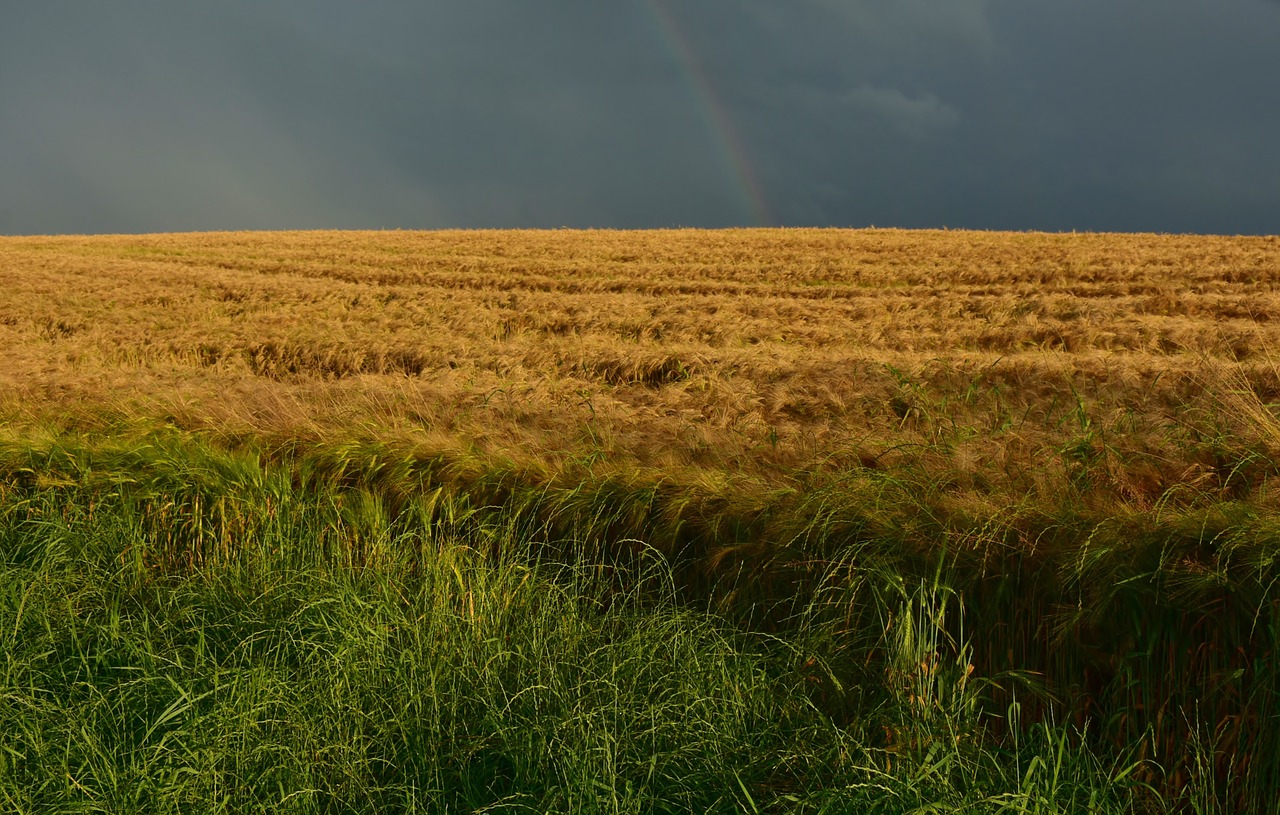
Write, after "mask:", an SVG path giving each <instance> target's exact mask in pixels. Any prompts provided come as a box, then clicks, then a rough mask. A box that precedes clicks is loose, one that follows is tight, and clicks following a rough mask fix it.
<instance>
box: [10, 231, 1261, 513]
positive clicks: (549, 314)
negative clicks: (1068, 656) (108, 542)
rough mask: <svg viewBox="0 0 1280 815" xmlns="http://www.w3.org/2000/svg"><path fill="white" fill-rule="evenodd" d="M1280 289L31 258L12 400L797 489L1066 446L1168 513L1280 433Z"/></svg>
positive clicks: (128, 250)
mask: <svg viewBox="0 0 1280 815" xmlns="http://www.w3.org/2000/svg"><path fill="white" fill-rule="evenodd" d="M1278 284H1280V239H1277V238H1275V237H1236V238H1232V237H1194V236H1163V235H1107V234H1078V235H1077V234H1027V233H981V232H958V231H900V230H878V229H877V230H863V231H849V230H810V229H800V230H727V231H712V232H707V231H695V230H679V231H654V232H615V231H598V232H597V231H589V232H580V231H551V232H546V231H542V232H539V231H455V232H293V233H223V234H189V235H146V236H110V237H23V238H4V239H0V349H2V350H0V354H3V356H2V357H0V394H2V395H3V398H4V401H5V403H6V404H5V407H4V410H5V412H6V415H8V416H9V417H10V418H11V420H12V421H15V422H19V423H20V422H21V421H22V420H23V419H24V418H25V419H34V418H36V417H40V418H41V419H42V420H49V419H50V418H51V417H53V418H56V419H58V420H59V421H64V422H70V423H90V424H92V423H95V422H104V421H111V420H112V417H116V418H118V417H122V416H139V415H141V416H151V417H157V418H165V419H167V420H169V421H171V422H173V423H175V424H178V425H179V426H182V427H187V428H194V429H217V430H219V431H223V432H228V433H240V432H243V433H258V434H268V435H275V434H284V435H287V436H297V435H299V434H302V435H305V436H325V435H329V434H333V433H339V432H342V433H345V432H349V431H350V430H351V429H352V428H353V427H356V428H361V429H362V430H363V431H367V432H373V433H380V434H391V433H394V434H399V435H402V436H406V437H408V438H410V439H413V440H415V441H416V442H418V443H421V444H424V445H428V446H434V447H443V448H450V447H459V446H465V447H467V448H468V449H472V450H475V451H479V452H481V453H483V454H486V455H499V456H505V457H507V458H508V459H514V460H519V461H524V462H528V463H533V464H535V465H536V466H539V467H545V468H549V469H552V470H559V469H563V468H565V467H574V466H584V465H585V466H593V467H601V466H605V467H607V466H620V465H622V464H625V465H627V466H631V465H635V466H640V467H644V468H650V467H652V468H663V469H664V470H666V471H686V470H687V471H689V472H691V473H694V474H696V473H698V472H703V471H716V472H725V471H728V472H738V471H740V472H744V473H748V474H752V475H767V476H768V477H770V478H774V477H777V478H787V477H791V476H794V474H795V473H797V472H808V471H814V470H821V469H823V468H829V467H843V466H848V465H849V464H850V463H851V462H852V463H861V464H863V465H866V466H888V465H891V464H892V462H893V461H894V460H895V459H897V458H901V457H902V456H910V455H917V457H919V455H924V454H923V453H919V451H922V450H925V449H926V446H927V450H928V454H927V456H926V458H928V459H929V461H926V462H924V463H925V464H927V465H929V466H931V467H934V468H936V469H938V470H939V471H944V470H945V471H946V472H948V473H951V474H952V476H953V477H955V478H957V479H958V480H959V483H960V486H961V487H964V486H965V485H973V484H976V485H978V487H980V488H981V490H982V491H984V492H992V491H993V490H994V491H995V492H999V491H1000V489H1001V485H1002V484H1006V482H1009V483H1007V484H1006V487H1007V489H1017V490H1020V491H1021V490H1025V489H1028V488H1029V485H1030V488H1034V489H1038V490H1047V491H1054V490H1056V489H1059V487H1060V484H1059V483H1058V481H1059V480H1060V479H1062V478H1065V477H1067V475H1068V473H1066V472H1065V470H1064V467H1063V466H1062V464H1061V462H1060V461H1048V460H1046V461H1044V462H1037V458H1038V457H1040V456H1041V454H1042V453H1043V452H1044V451H1046V450H1049V451H1057V450H1061V448H1062V447H1063V445H1069V444H1084V445H1086V446H1088V445H1095V446H1099V445H1102V446H1106V449H1107V450H1108V451H1109V452H1111V453H1114V455H1113V456H1112V459H1113V464H1112V466H1110V467H1109V468H1108V469H1107V478H1105V479H1103V482H1105V483H1101V484H1099V485H1098V486H1099V488H1103V489H1108V490H1110V491H1111V492H1112V493H1115V495H1116V497H1119V498H1122V499H1124V500H1128V501H1135V502H1138V503H1142V502H1150V501H1152V500H1155V499H1157V498H1158V497H1159V496H1161V495H1164V494H1165V493H1166V492H1167V491H1168V490H1169V489H1170V487H1171V486H1172V485H1175V484H1179V483H1184V482H1190V483H1194V484H1201V485H1203V484H1206V483H1208V482H1211V481H1213V480H1214V479H1215V478H1219V477H1220V476H1221V475H1222V474H1221V473H1215V472H1214V462H1212V461H1208V460H1205V457H1204V455H1203V451H1201V450H1199V449H1198V448H1194V447H1188V445H1186V444H1184V443H1183V442H1182V440H1181V436H1180V433H1181V428H1183V427H1184V426H1186V425H1187V424H1188V423H1192V424H1194V425H1196V426H1197V427H1199V428H1201V429H1203V427H1202V426H1204V425H1205V424H1206V423H1209V424H1212V423H1213V422H1216V421H1226V422H1235V423H1236V424H1241V423H1243V424H1242V425H1241V426H1238V427H1232V428H1230V429H1231V430H1232V431H1233V432H1235V433H1237V434H1245V435H1248V434H1254V435H1257V434H1262V435H1263V436H1267V435H1268V434H1269V433H1271V432H1272V431H1273V425H1270V424H1269V423H1267V422H1265V421H1263V422H1261V423H1259V422H1256V421H1253V419H1257V418H1259V417H1260V416H1261V417H1262V418H1264V419H1265V413H1266V409H1265V405H1266V404H1267V403H1268V402H1271V401H1274V400H1275V399H1276V398H1277V395H1280V383H1278V381H1277V367H1278V366H1277V365H1276V363H1275V359H1276V357H1275V355H1274V354H1273V353H1272V352H1273V351H1280V288H1278ZM1259 411H1262V412H1261V413H1259ZM1086 431H1087V432H1086ZM1108 431H1110V432H1109V433H1108ZM943 437H945V440H946V442H947V443H946V444H945V445H939V444H938V443H937V442H938V441H939V440H940V439H942V438H943ZM1264 441H1266V439H1265V438H1264ZM1271 441H1272V442H1276V441H1280V440H1277V439H1271ZM913 451H916V452H914V453H913ZM1054 458H1061V457H1054ZM917 463H920V462H917ZM1032 466H1034V468H1035V474H1034V476H1030V477H1029V476H1028V475H1027V473H1028V472H1029V470H1028V468H1030V467H1032ZM1015 470H1016V471H1017V472H1018V473H1020V476H1019V478H1017V479H1014V480H1015V481H1016V484H1015V483H1012V482H1010V478H1011V475H1010V474H1011V473H1013V472H1014V471H1015ZM1028 478H1030V480H1028Z"/></svg>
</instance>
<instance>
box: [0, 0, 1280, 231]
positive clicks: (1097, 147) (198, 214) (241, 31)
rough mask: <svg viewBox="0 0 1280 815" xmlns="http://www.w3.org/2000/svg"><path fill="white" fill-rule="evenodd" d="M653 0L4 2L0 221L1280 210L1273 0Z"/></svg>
mask: <svg viewBox="0 0 1280 815" xmlns="http://www.w3.org/2000/svg"><path fill="white" fill-rule="evenodd" d="M662 7H663V8H664V9H665V14H666V16H665V18H664V17H662V16H661V15H657V14H655V11H654V7H653V6H652V0H634V1H632V0H625V1H623V2H618V3H599V2H592V1H590V0H559V1H558V2H555V3H552V2H534V3H528V2H523V3H517V2H514V0H471V1H470V2H466V3H463V2H455V3H437V4H421V3H413V2H408V0H370V2H366V3H359V4H352V3H345V2H338V0H309V2H305V3H304V2H301V0H224V2H220V3H217V4H200V5H199V6H191V5H184V4H174V3H167V2H159V0H117V2H114V3H110V4H90V3H80V2H75V1H74V0H46V1H45V2H42V3H30V4H18V5H17V6H16V7H15V8H14V9H10V10H6V19H5V23H4V25H3V26H0V111H3V116H0V232H8V233H13V232H67V231H82V232H83V231H91V232H97V231H149V230H171V229H220V228H285V227H379V226H385V227H438V226H560V225H570V226H636V227H643V226H662V225H703V226H723V225H730V224H738V223H750V222H752V221H753V220H754V219H755V218H756V217H757V212H758V209H759V207H757V206H754V205H753V202H752V201H751V200H750V199H751V197H752V196H753V195H754V193H755V191H754V190H753V189H752V187H753V186H758V188H759V192H760V194H762V195H763V196H764V197H765V198H766V199H767V201H766V202H765V203H766V204H767V209H768V210H769V212H770V213H771V217H773V218H775V219H777V220H778V221H779V222H782V223H788V224H835V225H862V224H869V223H875V224H879V225H890V224H897V225H903V226H939V225H943V224H948V225H952V226H974V227H985V228H1043V229H1071V228H1081V229H1120V230H1131V229H1153V230H1169V231H1174V230H1176V231H1183V230H1187V231H1217V232H1235V231H1244V232H1276V231H1280V221H1278V220H1277V216H1276V215H1275V213H1277V212H1280V183H1277V182H1278V181H1280V154H1278V153H1277V151H1276V150H1275V148H1274V147H1273V142H1274V134H1275V133H1277V132H1280V91H1278V90H1277V86H1276V83H1275V82H1274V77H1275V76H1280V49H1276V48H1275V47H1274V43H1275V42H1277V41H1280V4H1277V3H1276V2H1275V0H1219V2H1216V3H1214V4H1206V3H1203V2H1200V1H1199V0H1160V2H1156V0H1134V1H1133V2H1130V3H1119V4H1118V3H1113V2H1108V1H1107V0H1079V2H1076V3H1072V4H1051V3H1047V2H1043V0H949V2H938V0H791V2H788V3H786V4H780V3H776V2H773V0H699V2H697V3H674V2H667V3H664V4H663V6H662ZM673 26H674V29H675V31H672V30H671V28H672V27H673ZM673 36H674V39H673ZM682 49H684V50H685V51H687V52H688V53H683V52H682ZM695 73H696V74H697V76H694V75H693V74H695Z"/></svg>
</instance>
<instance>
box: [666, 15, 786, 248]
mask: <svg viewBox="0 0 1280 815" xmlns="http://www.w3.org/2000/svg"><path fill="white" fill-rule="evenodd" d="M641 5H642V6H643V7H644V8H645V9H646V10H647V11H648V13H649V17H650V18H651V19H652V20H653V23H654V26H655V28H656V29H657V32H658V35H659V37H660V38H661V39H662V42H663V43H664V44H665V45H666V47H667V49H668V50H669V51H670V53H671V56H672V58H673V59H674V60H675V61H676V63H677V64H679V66H680V69H681V71H682V72H683V73H684V76H685V77H686V79H687V81H688V85H689V91H690V94H691V95H692V96H693V99H694V101H695V103H697V105H698V109H699V111H700V112H701V114H702V118H703V121H704V123H705V125H706V128H707V132H708V133H709V134H710V136H711V140H712V144H713V145H714V146H715V148H716V149H717V150H718V152H719V154H720V158H721V162H722V164H723V166H724V170H725V172H726V173H727V174H728V175H729V176H730V177H731V178H732V179H733V183H734V184H735V186H736V187H737V188H738V192H739V194H740V195H741V196H742V201H743V208H744V210H745V211H746V212H747V213H748V214H749V217H750V218H751V219H752V220H753V221H754V225H756V226H771V225H772V224H773V217H772V216H771V215H770V214H769V202H768V200H767V199H766V198H765V195H764V191H763V189H762V188H761V186H760V182H759V180H758V179H757V178H756V173H755V170H754V169H753V168H752V165H751V154H750V152H749V151H748V150H747V147H746V145H745V144H744V143H743V140H742V136H741V135H740V134H739V133H738V128H737V126H736V125H735V124H734V121H733V116H731V115H730V113H729V110H728V108H727V107H726V106H725V104H724V102H722V101H721V99H720V96H719V95H718V94H717V93H716V89H715V84H714V83H713V82H712V81H711V77H710V75H709V74H708V73H707V70H706V68H704V67H703V65H702V61H701V60H700V59H698V55H697V53H696V52H695V51H694V50H693V47H692V45H691V44H690V42H689V38H688V37H686V36H685V34H684V31H683V30H682V29H681V28H680V24H679V23H678V22H677V20H676V18H675V17H673V16H672V15H671V13H670V12H669V11H667V8H666V3H665V0H641Z"/></svg>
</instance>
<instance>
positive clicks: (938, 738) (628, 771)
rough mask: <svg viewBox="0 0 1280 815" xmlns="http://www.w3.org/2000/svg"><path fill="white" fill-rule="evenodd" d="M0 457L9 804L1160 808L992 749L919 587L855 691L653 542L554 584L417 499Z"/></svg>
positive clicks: (485, 524) (211, 460)
mask: <svg viewBox="0 0 1280 815" xmlns="http://www.w3.org/2000/svg"><path fill="white" fill-rule="evenodd" d="M3 457H4V462H5V464H4V466H5V477H4V479H3V480H2V481H0V484H2V485H3V486H2V487H0V636H3V637H4V641H5V643H6V647H5V648H4V649H3V657H2V658H3V667H2V669H0V698H2V699H3V704H0V734H3V735H0V801H2V802H3V805H4V806H5V808H6V809H8V810H10V811H15V812H50V811H86V812H92V811H98V812H148V813H162V812H257V811H283V812H362V813H368V812H592V813H594V812H636V813H640V812H654V813H657V812H673V813H674V812H753V811H758V812H796V813H818V812H827V813H834V812H886V813H889V812H921V811H964V812H993V813H994V812H1064V813H1065V812H1098V813H1104V812H1125V811H1131V808H1132V807H1133V806H1134V803H1135V801H1136V800H1137V799H1136V798H1135V796H1137V795H1139V794H1140V793H1142V794H1145V795H1146V796H1147V797H1145V798H1143V799H1142V800H1147V801H1151V800H1155V799H1153V798H1151V797H1150V795H1151V793H1150V790H1147V789H1146V788H1145V787H1144V786H1143V785H1142V784H1140V783H1139V782H1138V781H1137V780H1136V777H1135V773H1136V772H1138V771H1139V770H1141V769H1142V768H1143V766H1144V765H1143V764H1142V763H1141V762H1140V761H1139V760H1138V759H1137V757H1136V756H1132V755H1130V756H1127V757H1120V759H1119V760H1118V761H1117V760H1114V759H1113V760H1108V761H1103V760H1100V759H1099V758H1097V757H1095V754H1094V753H1093V752H1091V751H1090V749H1089V748H1088V747H1087V746H1085V742H1087V739H1086V740H1084V742H1082V741H1081V739H1080V738H1079V735H1080V734H1078V733H1076V732H1075V730H1074V729H1073V728H1071V727H1065V726H1064V727H1051V726H1048V725H1041V726H1037V727H1034V728H1031V729H1030V731H1029V733H1028V734H1027V735H1022V736H1020V739H1021V740H1020V741H1010V740H1005V741H999V740H997V739H995V738H993V737H992V736H991V734H990V733H989V732H988V730H987V728H986V726H985V724H984V722H983V719H982V716H981V715H980V714H981V708H982V705H983V704H984V703H985V701H986V698H985V695H984V691H985V686H984V683H983V682H982V681H980V680H979V679H978V677H976V676H974V675H973V669H972V663H971V661H970V660H971V659H972V649H973V645H972V644H971V643H970V642H969V641H967V640H955V639H954V638H952V637H951V635H950V634H949V633H948V631H949V630H950V628H951V626H950V625H949V624H948V622H947V620H946V619H945V618H946V616H947V615H948V614H958V613H959V605H958V603H957V598H956V597H955V596H954V595H951V594H948V593H947V592H946V591H944V590H943V589H941V588H940V587H939V586H937V585H936V584H922V585H921V586H920V587H919V588H915V589H910V590H908V591H905V592H903V593H901V594H900V596H896V597H887V598H886V605H885V606H884V607H883V611H884V613H885V614H886V615H887V616H886V618H885V621H884V627H883V628H882V629H881V630H882V631H883V632H884V633H883V636H882V637H880V638H879V641H878V642H873V643H872V644H871V648H870V650H868V651H866V652H864V653H863V654H862V657H863V659H864V661H865V660H873V661H874V660H880V664H881V666H882V670H880V672H879V675H878V678H877V677H876V672H875V671H874V670H869V669H867V667H866V666H864V669H863V671H862V674H863V676H864V677H865V678H866V679H867V680H868V683H867V684H866V686H865V687H862V688H855V687H852V686H850V685H846V684H845V683H846V681H847V680H848V678H849V676H850V675H849V674H847V673H845V672H843V671H842V669H841V668H840V666H839V665H837V664H834V663H831V662H829V657H831V656H832V655H833V654H835V653H836V652H837V651H838V650H839V647H843V646H840V645H839V644H838V643H837V644H836V646H837V647H835V648H833V642H832V636H833V629H831V628H830V627H824V626H823V625H822V624H820V623H819V619H818V618H819V617H821V614H816V613H815V614H811V615H810V616H809V618H808V619H809V621H810V623H809V624H808V625H807V626H806V625H805V624H801V625H799V626H798V627H796V628H794V629H793V630H791V631H790V632H788V631H780V632H778V633H776V634H766V633H755V634H753V633H750V632H749V631H748V630H744V629H742V628H740V627H739V626H736V625H730V624H729V622H728V621H727V620H725V619H724V618H723V617H722V616H720V615H718V614H715V613H712V612H711V611H710V610H709V609H708V607H707V606H706V605H705V604H703V605H702V606H701V608H699V606H698V604H696V603H691V602H690V601H689V600H688V599H687V598H685V599H683V600H682V599H681V598H680V590H679V587H678V579H677V576H676V575H675V574H674V573H673V572H672V571H671V569H670V567H669V566H668V558H667V557H666V556H665V555H663V554H662V553H661V552H658V551H657V550H655V549H653V548H651V547H647V546H642V545H639V544H637V545H636V546H635V547H634V548H633V549H632V550H631V556H630V557H626V558H622V557H618V556H617V554H616V551H615V553H614V556H612V557H610V558H609V559H607V560H601V559H597V558H593V557H590V556H586V557H580V558H578V559H577V560H575V561H573V562H569V561H567V560H565V559H563V558H561V559H558V560H557V559H554V558H549V557H548V556H547V551H548V550H547V549H546V543H547V542H546V540H545V539H542V538H540V534H542V533H545V529H543V530H537V529H535V528H533V527H532V526H531V525H530V524H529V523H527V522H524V521H519V520H515V521H511V522H507V523H504V522H502V521H501V520H500V519H501V518H502V517H503V516H500V515H495V514H491V515H488V516H486V515H485V513H484V512H482V511H481V510H478V509H474V508H467V507H465V506H464V505H463V504H462V502H460V501H456V500H449V499H447V497H446V496H444V494H443V493H441V492H439V491H438V490H437V491H434V492H433V491H424V492H423V493H421V494H420V495H419V500H417V501H416V502H409V501H407V500H406V499H405V498H404V496H401V497H399V498H397V497H394V496H388V495H385V494H381V493H379V492H378V491H376V490H372V489H370V488H369V487H368V485H361V486H357V485H352V484H347V485H343V484H341V483H339V482H338V481H335V480H327V479H322V478H319V477H318V476H317V475H316V474H315V471H314V470H313V471H312V474H311V475H308V473H307V468H306V467H301V466H295V467H283V466H277V465H272V464H269V463H267V462H265V461H263V460H262V459H260V458H259V457H258V455H257V454H255V453H252V452H249V451H241V452H239V453H236V452H227V451H219V450H217V449H216V448H213V447H210V446H207V445H204V444H200V443H198V442H197V441H196V440H191V439H175V438H174V437H172V436H165V435H164V434H161V435H152V436H148V437H144V438H141V439H139V438H135V439H133V440H131V441H129V442H127V443H125V442H120V441H117V442H115V443H114V444H113V443H99V444H97V445H96V446H95V445H92V444H79V445H77V444H74V443H70V442H69V440H65V439H64V440H61V441H58V440H56V439H51V440H45V442H43V443H38V442H35V441H32V440H28V441H27V442H26V444H25V447H24V446H19V445H11V446H10V447H8V448H7V449H6V450H5V451H4V456H3ZM397 483H399V481H397ZM396 502H400V503H401V506H399V508H398V509H395V510H392V509H391V506H392V504H393V503H396ZM507 517H511V516H507ZM531 529H532V530H533V532H532V533H531V532H530V530H531ZM579 543H580V544H582V545H581V546H580V547H579V548H578V551H579V552H592V551H597V552H598V551H602V547H598V546H595V545H594V544H595V543H597V541H594V540H590V539H583V540H581V541H579ZM555 549H556V551H558V552H563V551H566V549H565V548H564V547H556V548H555ZM815 602H818V603H819V604H820V603H821V601H820V600H815ZM828 611H829V609H828ZM815 612H816V608H815ZM976 641H977V638H976V637H975V638H974V642H976ZM844 656H845V657H848V656H850V653H849V652H848V650H847V648H846V650H845V651H844ZM837 692H838V693H839V694H840V696H841V698H842V699H843V701H844V702H845V703H846V705H847V707H846V709H845V713H846V714H848V715H847V716H844V717H841V718H837V717H833V716H832V715H831V713H830V710H829V709H828V707H829V706H828V705H827V702H829V701H830V700H829V699H828V698H827V697H828V696H829V695H830V694H832V693H837Z"/></svg>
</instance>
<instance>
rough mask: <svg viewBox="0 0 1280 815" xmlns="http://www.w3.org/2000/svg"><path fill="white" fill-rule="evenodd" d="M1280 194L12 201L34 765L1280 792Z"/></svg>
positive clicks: (11, 375) (2, 423)
mask: <svg viewBox="0 0 1280 815" xmlns="http://www.w3.org/2000/svg"><path fill="white" fill-rule="evenodd" d="M1278 402H1280V239H1278V238H1275V237H1205V236H1169V235H1109V234H1078V235H1077V234H1034V233H978V232H960V231H901V230H860V231H853V230H724V231H710V232H708V231H695V230H677V231H654V232H612V231H599V232H595V231H592V232H581V231H552V232H545V231H543V232H535V231H530V232H524V231H458V232H368V233H358V232H297V233H224V234H219V233H209V234H189V235H143V236H101V237H78V236H66V237H23V238H0V560H2V562H0V595H2V597H3V599H2V600H0V636H5V637H6V641H7V642H8V643H9V645H8V648H7V649H6V650H7V653H6V655H5V659H6V660H7V661H6V663H5V665H6V667H5V672H4V674H3V678H0V682H3V687H0V695H3V697H4V699H5V700H6V702H5V704H4V705H0V719H3V728H2V732H3V733H4V734H5V735H4V736H0V800H4V801H5V802H6V806H7V807H8V808H11V809H14V810H15V811H49V810H51V809H85V810H95V811H148V812H157V811H169V810H173V811H227V812H234V811H260V810H261V809H263V808H269V809H276V810H279V811H298V812H347V811H350V812H356V811H359V812H371V811H386V812H401V811H424V812H481V811H485V812H497V811H509V812H524V811H527V812H550V811H557V812H561V811H563V812H624V811H625V812H681V811H725V812H740V811H747V812H750V811H760V812H846V811H868V812H872V811H877V812H910V811H921V810H922V808H929V807H934V808H935V809H934V810H932V811H966V812H970V811H971V812H1129V811H1152V812H1158V811H1170V810H1179V811H1187V812H1200V813H1208V812H1227V811H1243V810H1248V811H1259V812H1264V811H1274V808H1275V806H1276V803H1275V802H1276V800H1277V793H1280V764H1277V762H1276V761H1275V756H1277V755H1280V721H1277V718H1278V717H1280V668H1278V667H1277V665H1276V664H1275V663H1274V661H1273V659H1272V653H1273V651H1274V647H1275V644H1276V639H1277V635H1278V634H1280V588H1278V586H1280V504H1278V503H1277V499H1278V498H1280V408H1278V407H1277V403H1278Z"/></svg>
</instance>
